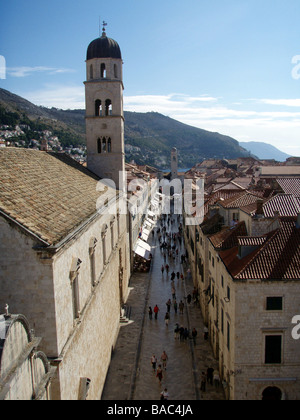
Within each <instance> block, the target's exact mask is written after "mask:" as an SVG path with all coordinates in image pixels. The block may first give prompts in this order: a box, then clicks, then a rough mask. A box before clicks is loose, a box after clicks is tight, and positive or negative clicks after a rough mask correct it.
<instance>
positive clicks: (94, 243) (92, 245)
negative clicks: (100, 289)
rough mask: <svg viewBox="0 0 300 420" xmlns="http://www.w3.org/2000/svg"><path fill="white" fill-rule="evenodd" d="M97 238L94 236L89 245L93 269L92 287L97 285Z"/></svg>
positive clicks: (91, 267)
mask: <svg viewBox="0 0 300 420" xmlns="http://www.w3.org/2000/svg"><path fill="white" fill-rule="evenodd" d="M97 242H98V241H97V239H96V238H92V239H91V240H90V245H89V256H90V269H91V284H92V288H93V287H95V285H96V260H95V249H96V246H97Z"/></svg>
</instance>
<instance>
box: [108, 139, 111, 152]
mask: <svg viewBox="0 0 300 420" xmlns="http://www.w3.org/2000/svg"><path fill="white" fill-rule="evenodd" d="M107 153H111V138H110V137H109V138H108V140H107Z"/></svg>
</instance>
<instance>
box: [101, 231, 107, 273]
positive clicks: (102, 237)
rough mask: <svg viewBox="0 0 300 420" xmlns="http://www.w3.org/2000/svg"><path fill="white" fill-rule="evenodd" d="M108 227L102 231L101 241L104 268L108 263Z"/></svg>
mask: <svg viewBox="0 0 300 420" xmlns="http://www.w3.org/2000/svg"><path fill="white" fill-rule="evenodd" d="M107 230H108V226H107V225H104V226H103V228H102V231H101V239H102V261H103V267H105V266H106V263H107V255H106V254H107V249H106V235H107Z"/></svg>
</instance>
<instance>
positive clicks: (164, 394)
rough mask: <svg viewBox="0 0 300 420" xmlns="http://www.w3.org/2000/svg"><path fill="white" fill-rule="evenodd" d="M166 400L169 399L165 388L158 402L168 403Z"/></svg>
mask: <svg viewBox="0 0 300 420" xmlns="http://www.w3.org/2000/svg"><path fill="white" fill-rule="evenodd" d="M168 399H169V393H168V390H167V388H165V389H164V390H163V392H162V393H161V394H160V400H161V401H168Z"/></svg>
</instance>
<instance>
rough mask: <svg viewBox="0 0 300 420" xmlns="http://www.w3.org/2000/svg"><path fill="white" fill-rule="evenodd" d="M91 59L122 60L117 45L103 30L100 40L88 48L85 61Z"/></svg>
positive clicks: (96, 40)
mask: <svg viewBox="0 0 300 420" xmlns="http://www.w3.org/2000/svg"><path fill="white" fill-rule="evenodd" d="M93 58H116V59H122V54H121V49H120V47H119V44H118V43H117V42H116V41H114V40H113V39H111V38H108V37H107V36H106V32H105V31H104V30H103V32H102V36H101V38H97V39H95V40H94V41H92V42H91V43H90V45H89V47H88V50H87V57H86V59H87V60H92V59H93Z"/></svg>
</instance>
